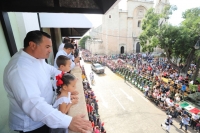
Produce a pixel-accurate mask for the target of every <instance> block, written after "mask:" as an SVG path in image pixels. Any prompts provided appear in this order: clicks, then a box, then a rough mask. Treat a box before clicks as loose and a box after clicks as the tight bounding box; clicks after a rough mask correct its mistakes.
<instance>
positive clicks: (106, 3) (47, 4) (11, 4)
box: [0, 0, 120, 14]
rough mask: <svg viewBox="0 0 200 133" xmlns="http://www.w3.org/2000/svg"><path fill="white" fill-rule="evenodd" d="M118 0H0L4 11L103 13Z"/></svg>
mask: <svg viewBox="0 0 200 133" xmlns="http://www.w3.org/2000/svg"><path fill="white" fill-rule="evenodd" d="M119 1H120V0H0V11H4V12H52V13H91V14H105V13H106V12H107V11H108V10H109V9H110V7H112V6H113V5H114V4H115V3H116V2H119Z"/></svg>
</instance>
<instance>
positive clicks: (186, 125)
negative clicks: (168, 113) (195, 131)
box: [180, 114, 190, 132]
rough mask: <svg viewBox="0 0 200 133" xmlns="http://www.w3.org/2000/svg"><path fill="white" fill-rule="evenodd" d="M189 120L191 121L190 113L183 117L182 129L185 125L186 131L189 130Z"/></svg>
mask: <svg viewBox="0 0 200 133" xmlns="http://www.w3.org/2000/svg"><path fill="white" fill-rule="evenodd" d="M189 121H190V118H189V117H188V115H186V114H184V115H183V116H182V119H181V123H180V125H181V127H180V129H182V126H185V132H187V127H188V125H189Z"/></svg>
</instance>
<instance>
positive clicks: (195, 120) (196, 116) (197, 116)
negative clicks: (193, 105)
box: [191, 113, 199, 130]
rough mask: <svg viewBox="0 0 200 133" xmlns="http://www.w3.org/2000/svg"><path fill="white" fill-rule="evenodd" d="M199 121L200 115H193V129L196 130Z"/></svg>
mask: <svg viewBox="0 0 200 133" xmlns="http://www.w3.org/2000/svg"><path fill="white" fill-rule="evenodd" d="M198 119H199V115H198V113H194V114H192V118H191V127H192V129H193V130H194V127H196V124H197V120H198Z"/></svg>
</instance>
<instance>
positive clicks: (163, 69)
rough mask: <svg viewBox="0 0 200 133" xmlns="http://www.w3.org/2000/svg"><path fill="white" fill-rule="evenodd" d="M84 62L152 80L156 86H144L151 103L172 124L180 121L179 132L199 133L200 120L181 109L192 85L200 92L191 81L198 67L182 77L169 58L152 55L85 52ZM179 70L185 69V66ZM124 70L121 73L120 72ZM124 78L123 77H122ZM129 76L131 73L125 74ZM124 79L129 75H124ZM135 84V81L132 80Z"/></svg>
mask: <svg viewBox="0 0 200 133" xmlns="http://www.w3.org/2000/svg"><path fill="white" fill-rule="evenodd" d="M82 55H83V58H84V60H86V61H90V62H98V63H101V64H102V65H106V66H107V67H108V68H110V69H111V70H112V71H113V72H117V71H119V70H122V69H124V70H125V69H126V70H128V71H130V72H132V73H135V74H136V75H137V76H135V77H144V76H146V75H148V77H151V78H149V79H151V80H152V79H154V80H152V82H154V83H153V85H152V86H149V85H148V84H147V85H143V86H142V87H143V91H144V96H145V97H147V98H148V99H149V100H152V101H153V102H154V103H155V104H156V105H157V106H158V107H159V108H160V109H162V110H163V111H165V112H166V114H167V115H168V118H167V119H170V121H171V120H172V119H174V118H180V128H181V129H182V126H184V127H185V131H187V127H188V125H190V126H191V127H192V129H194V130H197V132H200V129H199V125H200V119H199V115H198V112H196V113H191V112H188V111H186V110H185V109H184V108H182V107H181V106H180V102H181V101H182V100H184V98H185V97H186V96H188V95H189V94H191V93H194V92H193V90H190V89H189V85H193V84H196V85H197V86H198V88H197V90H196V91H200V85H199V83H198V81H193V80H191V77H192V75H193V72H194V71H195V69H196V66H195V64H191V65H190V68H189V70H188V72H187V75H182V74H180V73H179V72H178V70H176V69H174V68H173V67H172V66H171V65H170V63H168V61H167V59H166V58H163V57H162V58H156V57H153V56H152V55H151V54H140V53H139V54H119V55H110V56H102V55H97V54H96V55H92V54H91V53H90V52H89V51H87V50H85V51H83V52H82ZM179 67H180V68H181V67H183V65H182V64H180V65H179ZM121 68H122V69H121ZM123 74H124V73H123ZM125 74H128V73H125ZM123 76H124V78H125V77H126V76H127V75H123ZM132 80H134V79H132ZM170 124H172V123H171V122H170V123H165V125H167V126H166V130H167V131H169V129H170V128H169V126H170Z"/></svg>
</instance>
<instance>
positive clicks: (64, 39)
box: [58, 37, 70, 51]
mask: <svg viewBox="0 0 200 133" xmlns="http://www.w3.org/2000/svg"><path fill="white" fill-rule="evenodd" d="M69 41H70V39H69V37H65V38H63V40H62V43H61V44H60V46H59V47H58V51H60V50H63V48H64V46H65V43H67V42H69Z"/></svg>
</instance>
